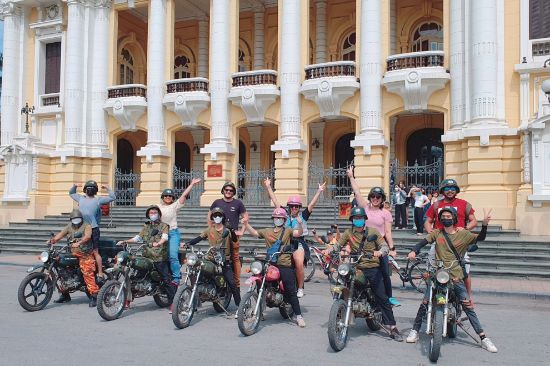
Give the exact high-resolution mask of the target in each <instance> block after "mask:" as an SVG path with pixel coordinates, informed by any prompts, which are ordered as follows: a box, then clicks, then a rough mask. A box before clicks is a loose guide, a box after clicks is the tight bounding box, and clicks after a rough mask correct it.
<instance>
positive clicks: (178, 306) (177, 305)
mask: <svg viewBox="0 0 550 366" xmlns="http://www.w3.org/2000/svg"><path fill="white" fill-rule="evenodd" d="M192 293H193V290H192V288H191V287H189V286H186V285H183V286H180V287H179V288H178V291H177V292H176V295H175V296H174V306H173V308H172V321H173V322H174V325H175V326H176V327H177V328H179V329H183V328H187V327H188V326H189V324H191V320H192V319H193V315H194V314H195V310H196V304H197V299H196V297H195V298H193V299H192V298H191V294H192ZM195 296H196V295H195Z"/></svg>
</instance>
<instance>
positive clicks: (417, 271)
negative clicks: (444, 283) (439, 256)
mask: <svg viewBox="0 0 550 366" xmlns="http://www.w3.org/2000/svg"><path fill="white" fill-rule="evenodd" d="M426 271H427V269H426V264H425V263H424V262H422V261H417V262H416V263H415V264H413V265H412V266H411V268H409V279H410V280H409V281H410V283H411V286H412V287H413V288H414V289H415V290H416V291H418V292H420V293H424V292H425V291H426V287H427V282H426V280H425V279H424V278H423V277H422V275H423V274H424V273H425V272H426Z"/></svg>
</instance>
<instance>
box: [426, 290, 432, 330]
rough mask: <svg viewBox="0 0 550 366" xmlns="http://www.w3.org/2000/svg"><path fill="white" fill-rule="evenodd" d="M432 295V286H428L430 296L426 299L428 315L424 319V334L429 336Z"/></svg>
mask: <svg viewBox="0 0 550 366" xmlns="http://www.w3.org/2000/svg"><path fill="white" fill-rule="evenodd" d="M432 294H433V286H430V296H429V297H428V299H429V302H428V314H427V319H426V334H430V331H431V329H432V308H433V305H432Z"/></svg>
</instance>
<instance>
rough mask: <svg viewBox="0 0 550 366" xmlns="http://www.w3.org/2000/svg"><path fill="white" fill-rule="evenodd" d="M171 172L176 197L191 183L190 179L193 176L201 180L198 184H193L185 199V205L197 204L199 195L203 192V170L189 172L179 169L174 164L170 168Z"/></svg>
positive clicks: (198, 203)
mask: <svg viewBox="0 0 550 366" xmlns="http://www.w3.org/2000/svg"><path fill="white" fill-rule="evenodd" d="M172 173H173V182H174V191H175V192H176V197H179V196H180V195H181V194H182V193H183V191H185V189H186V188H187V187H188V186H189V184H191V181H192V180H193V179H194V178H200V179H201V181H200V183H199V184H197V185H195V186H194V187H193V189H192V190H191V192H190V193H189V196H188V197H187V200H186V201H185V203H186V205H187V206H199V205H200V199H201V195H202V194H203V192H204V171H203V170H191V171H190V172H185V171H183V172H182V171H181V170H179V169H178V167H176V166H174V169H173V170H172Z"/></svg>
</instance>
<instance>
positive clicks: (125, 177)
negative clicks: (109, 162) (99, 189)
mask: <svg viewBox="0 0 550 366" xmlns="http://www.w3.org/2000/svg"><path fill="white" fill-rule="evenodd" d="M140 182H141V180H140V176H139V174H134V173H132V172H131V171H130V173H123V172H121V171H120V170H119V169H118V168H116V169H115V184H114V186H115V195H116V198H115V205H117V206H135V205H136V197H137V195H138V193H139V183H140Z"/></svg>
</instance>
